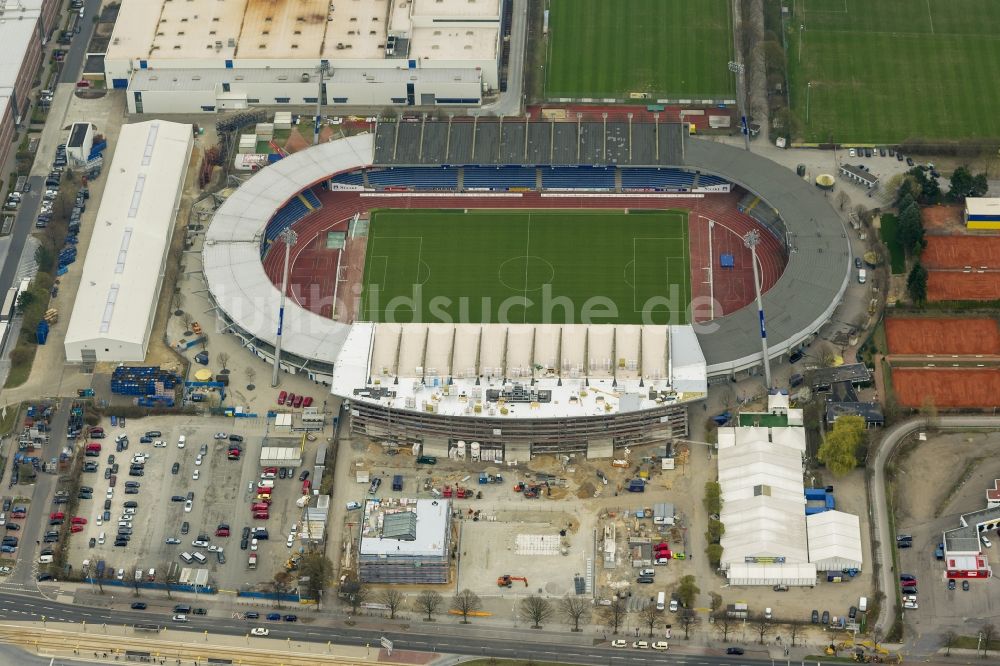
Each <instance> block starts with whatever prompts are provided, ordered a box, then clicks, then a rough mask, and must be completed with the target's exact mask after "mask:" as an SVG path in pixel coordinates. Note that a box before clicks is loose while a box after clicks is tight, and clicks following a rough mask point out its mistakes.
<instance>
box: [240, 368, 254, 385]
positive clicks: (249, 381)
mask: <svg viewBox="0 0 1000 666" xmlns="http://www.w3.org/2000/svg"><path fill="white" fill-rule="evenodd" d="M243 374H245V375H246V376H247V384H250V385H253V380H255V379H257V371H256V370H254V367H253V366H252V365H248V366H247V367H246V368H245V369H244V370H243Z"/></svg>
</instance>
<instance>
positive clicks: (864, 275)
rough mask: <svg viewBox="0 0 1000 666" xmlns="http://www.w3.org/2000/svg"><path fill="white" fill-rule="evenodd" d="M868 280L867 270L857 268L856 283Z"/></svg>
mask: <svg viewBox="0 0 1000 666" xmlns="http://www.w3.org/2000/svg"><path fill="white" fill-rule="evenodd" d="M867 280H868V271H866V270H865V269H863V268H859V269H858V284H864V283H865V282H866V281H867Z"/></svg>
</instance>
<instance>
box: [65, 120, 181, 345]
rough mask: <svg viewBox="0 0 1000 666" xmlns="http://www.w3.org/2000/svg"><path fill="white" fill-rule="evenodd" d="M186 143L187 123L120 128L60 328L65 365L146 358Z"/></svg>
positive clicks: (175, 209)
mask: <svg viewBox="0 0 1000 666" xmlns="http://www.w3.org/2000/svg"><path fill="white" fill-rule="evenodd" d="M192 145H193V137H192V132H191V125H186V124H181V123H170V122H164V121H149V122H144V123H136V124H132V125H123V126H122V128H121V134H120V136H119V139H118V146H117V148H116V149H115V154H114V158H113V160H112V162H111V166H110V167H109V168H108V169H106V171H105V173H106V174H107V179H108V180H107V183H106V184H105V195H104V197H103V198H102V200H101V204H100V208H98V211H97V215H96V221H95V223H94V234H93V237H92V238H91V240H90V246H89V249H88V250H87V257H86V261H85V263H84V266H83V275H82V276H81V278H80V290H79V292H78V293H77V297H76V301H75V303H74V305H73V314H72V316H71V317H70V322H69V327H68V329H67V330H66V340H65V350H66V360H67V361H69V362H71V363H85V364H93V363H95V362H98V361H111V362H140V361H143V360H144V359H145V357H146V349H147V347H148V345H149V333H150V329H151V328H152V326H153V317H154V315H155V313H156V305H157V303H158V301H159V294H160V285H161V284H162V281H163V271H164V266H165V265H166V259H167V251H168V249H169V247H170V237H171V235H172V233H173V229H174V220H175V219H176V217H177V208H178V206H179V203H180V198H181V193H182V191H183V188H184V174H185V173H186V171H187V165H188V160H189V159H190V157H191V147H192Z"/></svg>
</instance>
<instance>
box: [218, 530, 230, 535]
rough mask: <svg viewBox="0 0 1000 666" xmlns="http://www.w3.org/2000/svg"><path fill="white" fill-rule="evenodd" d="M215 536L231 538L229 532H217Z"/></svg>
mask: <svg viewBox="0 0 1000 666" xmlns="http://www.w3.org/2000/svg"><path fill="white" fill-rule="evenodd" d="M215 536H217V537H227V536H229V530H215Z"/></svg>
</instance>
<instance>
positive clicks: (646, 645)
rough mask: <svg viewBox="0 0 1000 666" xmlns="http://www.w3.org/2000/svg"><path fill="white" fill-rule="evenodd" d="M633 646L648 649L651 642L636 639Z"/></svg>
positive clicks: (638, 648) (637, 648)
mask: <svg viewBox="0 0 1000 666" xmlns="http://www.w3.org/2000/svg"><path fill="white" fill-rule="evenodd" d="M632 647H633V648H635V649H636V650H648V649H649V643H647V642H646V641H636V642H635V643H632Z"/></svg>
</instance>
